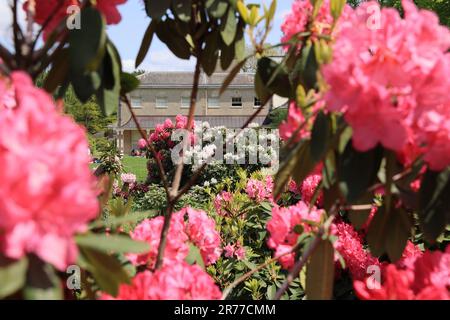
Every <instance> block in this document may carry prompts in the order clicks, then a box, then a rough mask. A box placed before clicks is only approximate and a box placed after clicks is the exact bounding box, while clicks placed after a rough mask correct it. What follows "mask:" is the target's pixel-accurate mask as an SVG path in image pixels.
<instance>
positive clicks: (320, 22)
mask: <svg viewBox="0 0 450 320" xmlns="http://www.w3.org/2000/svg"><path fill="white" fill-rule="evenodd" d="M313 8H314V7H313V5H312V4H311V1H310V0H295V1H294V3H293V4H292V7H291V11H290V12H289V14H288V15H287V16H286V17H285V19H284V22H283V24H282V25H281V30H282V31H283V34H284V36H283V38H282V39H281V41H282V42H287V41H289V40H291V38H293V37H294V36H296V37H298V38H300V39H301V38H302V36H301V35H299V33H302V32H305V31H307V27H308V23H309V20H310V17H311V16H312V13H313ZM348 11H350V7H349V6H348V5H346V7H345V10H344V13H343V15H345V13H346V12H348ZM332 24H333V17H332V16H331V12H330V1H329V0H325V1H324V2H323V4H322V6H321V7H320V9H319V12H318V14H317V17H316V19H315V21H314V24H313V26H312V30H311V31H312V32H313V35H312V38H313V39H315V37H316V36H317V35H320V34H322V35H323V34H325V35H330V34H331V26H332Z"/></svg>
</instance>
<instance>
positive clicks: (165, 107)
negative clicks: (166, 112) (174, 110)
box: [155, 96, 169, 109]
mask: <svg viewBox="0 0 450 320" xmlns="http://www.w3.org/2000/svg"><path fill="white" fill-rule="evenodd" d="M158 99H164V100H166V105H165V106H161V105H158ZM168 106H169V100H168V99H167V97H163V96H157V97H156V98H155V107H156V109H167V107H168Z"/></svg>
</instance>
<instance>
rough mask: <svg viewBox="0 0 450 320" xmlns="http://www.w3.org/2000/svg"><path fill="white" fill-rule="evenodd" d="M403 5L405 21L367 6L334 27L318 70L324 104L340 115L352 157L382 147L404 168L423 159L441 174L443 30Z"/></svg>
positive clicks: (445, 103)
mask: <svg viewBox="0 0 450 320" xmlns="http://www.w3.org/2000/svg"><path fill="white" fill-rule="evenodd" d="M402 3H403V8H404V11H405V18H404V19H402V18H401V17H400V15H399V13H398V12H397V11H396V10H395V9H392V8H383V9H380V8H379V4H378V3H377V2H376V1H370V2H364V3H363V4H362V5H361V6H359V7H358V8H356V9H355V11H354V14H352V15H348V16H347V17H346V18H345V19H343V20H342V21H341V22H340V27H339V35H338V37H337V40H336V43H335V45H334V48H333V61H332V63H330V64H328V65H326V66H324V68H323V74H324V78H325V80H326V81H327V82H328V84H329V85H330V90H329V91H328V93H327V94H326V96H325V100H326V101H327V108H328V109H329V110H331V111H339V112H343V113H344V115H345V119H346V121H347V122H348V123H349V124H350V126H351V127H352V128H353V144H354V147H355V148H356V149H357V150H360V151H366V150H369V149H371V148H373V147H375V146H376V145H377V144H378V143H381V144H382V145H383V146H384V147H386V148H388V149H391V150H394V151H396V152H397V153H398V154H399V155H400V156H401V158H402V159H403V161H404V162H405V163H406V164H409V163H410V162H412V161H413V160H414V159H415V158H416V157H417V156H418V155H420V154H423V155H424V159H425V161H426V162H427V163H428V164H429V165H430V167H431V169H433V170H442V169H443V168H445V167H446V166H447V165H449V164H450V95H449V94H448V92H449V91H450V77H449V76H448V75H449V74H450V53H449V52H448V50H449V48H450V30H449V29H448V28H446V27H443V26H440V25H439V20H438V17H437V16H436V14H434V13H432V12H430V11H424V10H420V11H419V10H418V9H417V8H416V6H415V5H414V4H413V2H412V1H411V0H403V1H402ZM374 9H376V10H374ZM378 10H381V11H380V15H379V17H377V16H372V13H373V12H376V11H378ZM378 18H379V19H378Z"/></svg>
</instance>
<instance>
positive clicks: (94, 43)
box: [69, 7, 106, 75]
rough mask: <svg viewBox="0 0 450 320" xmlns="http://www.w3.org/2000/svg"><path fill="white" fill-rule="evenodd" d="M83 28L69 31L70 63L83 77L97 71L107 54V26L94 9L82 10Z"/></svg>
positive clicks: (73, 69) (74, 70) (72, 68)
mask: <svg viewBox="0 0 450 320" xmlns="http://www.w3.org/2000/svg"><path fill="white" fill-rule="evenodd" d="M81 23H82V24H83V28H81V29H72V30H70V31H69V44H70V47H69V61H70V67H71V70H72V71H73V72H75V73H76V74H79V75H83V74H85V73H86V72H88V71H96V70H97V68H98V66H99V65H100V63H101V61H102V59H103V55H104V53H105V44H106V24H105V21H104V18H103V16H102V14H101V13H100V12H99V11H98V10H97V9H95V8H93V7H86V8H84V9H83V10H81Z"/></svg>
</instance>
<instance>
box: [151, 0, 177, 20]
mask: <svg viewBox="0 0 450 320" xmlns="http://www.w3.org/2000/svg"><path fill="white" fill-rule="evenodd" d="M171 3H172V0H145V11H146V12H147V15H148V16H149V17H150V18H152V19H155V20H158V19H160V18H161V17H162V16H163V15H164V14H165V13H166V11H167V9H169V7H170V4H171Z"/></svg>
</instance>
